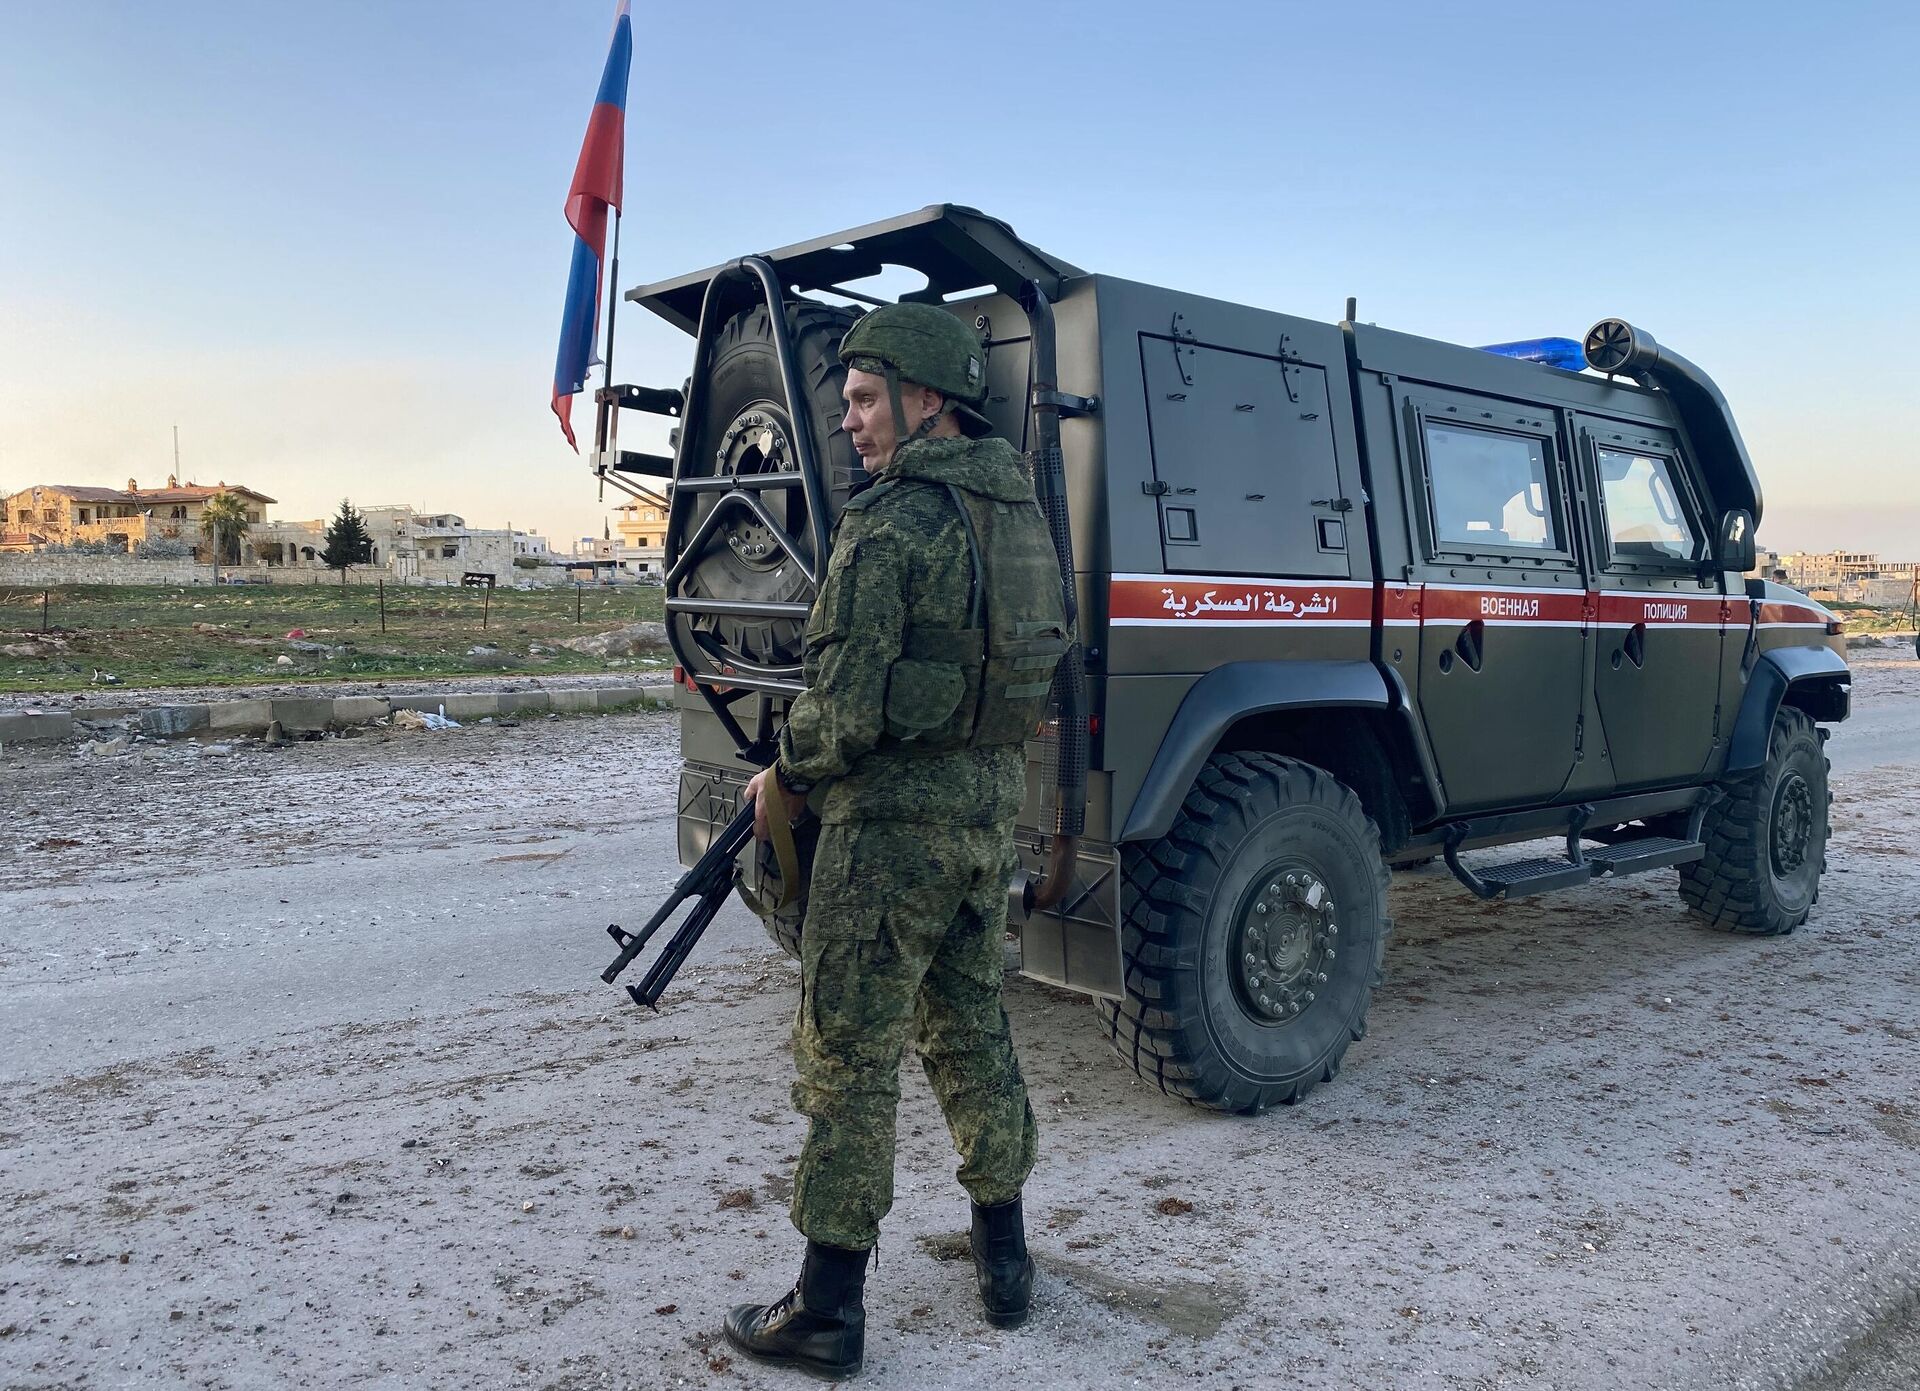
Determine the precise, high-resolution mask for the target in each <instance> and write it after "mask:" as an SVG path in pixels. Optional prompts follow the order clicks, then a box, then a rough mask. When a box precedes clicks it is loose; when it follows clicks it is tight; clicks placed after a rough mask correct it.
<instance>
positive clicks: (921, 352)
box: [840, 304, 993, 436]
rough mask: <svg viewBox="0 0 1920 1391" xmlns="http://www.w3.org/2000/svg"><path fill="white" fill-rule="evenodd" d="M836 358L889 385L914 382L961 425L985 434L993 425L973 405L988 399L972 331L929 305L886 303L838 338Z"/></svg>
mask: <svg viewBox="0 0 1920 1391" xmlns="http://www.w3.org/2000/svg"><path fill="white" fill-rule="evenodd" d="M840 360H841V361H842V362H844V363H846V364H847V366H849V367H852V368H854V369H856V370H858V371H861V372H874V373H878V374H880V375H883V376H886V377H887V378H888V379H889V381H890V382H891V383H898V382H903V381H904V382H916V383H918V384H919V385H921V386H925V387H931V388H932V389H933V390H935V391H937V392H939V393H940V394H941V395H942V396H944V397H946V398H947V400H948V401H949V402H950V403H951V404H952V405H953V407H954V414H955V416H956V417H957V421H958V424H959V426H960V429H961V430H962V431H963V432H964V433H966V434H968V435H974V436H978V435H984V434H986V433H988V432H989V431H990V430H991V429H992V428H993V427H992V425H991V424H990V423H989V422H988V420H987V418H986V417H985V416H983V415H981V414H980V413H979V411H978V409H976V408H977V407H978V406H980V405H981V404H982V403H983V402H984V401H985V400H986V399H987V368H986V350H985V349H984V348H982V347H981V345H980V340H979V338H978V337H977V336H975V334H974V332H973V330H971V329H969V328H968V327H967V326H966V325H965V324H963V323H961V322H960V320H958V319H956V318H955V317H954V316H953V315H951V314H949V313H947V311H946V310H944V309H941V308H938V307H937V306H935V305H931V304H887V305H882V306H881V307H880V308H878V309H876V310H874V311H873V312H872V313H871V314H868V315H867V316H866V317H865V318H863V319H861V320H860V321H859V322H858V323H856V324H855V325H854V326H853V327H852V328H850V329H848V330H847V336H846V337H845V338H843V339H841V340H840Z"/></svg>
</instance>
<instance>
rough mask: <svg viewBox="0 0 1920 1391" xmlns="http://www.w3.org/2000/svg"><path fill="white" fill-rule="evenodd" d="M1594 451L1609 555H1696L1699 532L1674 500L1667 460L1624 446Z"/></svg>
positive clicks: (1664, 557) (1675, 557)
mask: <svg viewBox="0 0 1920 1391" xmlns="http://www.w3.org/2000/svg"><path fill="white" fill-rule="evenodd" d="M1598 456H1599V460H1600V495H1601V500H1602V502H1603V504H1604V505H1605V507H1606V511H1607V534H1608V536H1609V537H1610V538H1611V539H1612V542H1613V553H1614V555H1615V556H1617V557H1619V558H1620V559H1622V560H1652V561H1661V560H1675V561H1680V562H1681V563H1683V564H1684V563H1686V562H1689V561H1691V560H1692V559H1693V558H1694V557H1695V556H1696V555H1698V554H1699V551H1700V540H1699V537H1698V536H1696V535H1695V534H1694V530H1693V526H1692V524H1691V523H1690V522H1688V520H1687V514H1686V511H1685V509H1684V508H1682V506H1681V505H1680V497H1679V494H1678V493H1677V492H1676V491H1675V490H1674V486H1673V472H1672V465H1671V464H1669V463H1668V461H1667V460H1665V459H1663V458H1661V457H1660V456H1659V455H1657V454H1639V453H1635V452H1633V451H1631V450H1626V449H1602V450H1600V451H1598Z"/></svg>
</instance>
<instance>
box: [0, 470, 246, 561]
mask: <svg viewBox="0 0 1920 1391" xmlns="http://www.w3.org/2000/svg"><path fill="white" fill-rule="evenodd" d="M222 493H232V494H233V495H234V496H235V497H238V498H239V499H240V500H241V501H242V502H244V503H245V504H246V508H247V522H248V530H247V534H246V535H245V536H243V537H241V538H240V563H241V564H243V565H249V564H252V563H254V561H255V560H256V559H257V552H256V546H255V533H256V531H258V530H260V529H262V528H264V527H266V526H269V525H271V524H270V523H268V522H267V508H268V507H270V506H272V505H273V504H274V499H272V498H270V497H268V496H267V495H266V494H265V493H262V492H256V491H255V490H254V489H252V488H248V487H243V486H241V485H239V484H233V485H231V486H229V485H228V484H226V483H225V482H221V483H218V484H214V485H211V486H209V485H207V484H202V483H194V482H187V483H182V482H180V480H179V479H178V478H173V477H169V478H168V479H167V485H166V487H164V488H142V487H141V486H140V484H139V482H138V481H137V480H135V479H132V478H129V479H128V480H127V486H126V487H124V488H93V487H85V486H81V485H78V484H71V483H43V484H41V485H39V486H38V487H34V488H24V489H22V490H21V491H19V492H17V493H14V494H12V495H11V496H9V497H7V498H6V499H5V500H4V502H0V511H3V512H4V514H5V515H4V517H0V551H35V550H39V549H40V548H41V547H43V546H53V545H73V544H74V543H76V542H82V541H91V542H101V541H104V542H106V543H107V544H108V545H109V546H112V547H115V548H116V549H119V550H122V551H128V550H132V549H133V548H134V547H135V546H138V545H139V544H140V543H141V542H142V541H146V540H150V539H154V538H159V537H165V538H168V539H170V540H178V541H184V542H187V543H188V544H189V545H191V546H192V547H193V548H194V556H195V557H196V558H197V559H199V560H202V561H207V560H211V559H212V558H213V552H212V547H211V546H210V545H209V544H208V542H207V539H206V537H204V536H203V535H202V534H201V531H200V518H201V515H202V514H203V513H204V512H205V511H206V508H207V503H208V502H209V501H210V500H211V499H213V498H216V497H218V496H220V494H222Z"/></svg>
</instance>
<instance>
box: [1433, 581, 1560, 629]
mask: <svg viewBox="0 0 1920 1391" xmlns="http://www.w3.org/2000/svg"><path fill="white" fill-rule="evenodd" d="M1586 608H1587V596H1586V593H1585V592H1584V591H1583V590H1578V589H1540V590H1515V589H1472V588H1465V587H1462V588H1459V589H1450V588H1443V587H1441V586H1439V585H1433V584H1430V585H1428V586H1426V589H1425V590H1424V597H1423V599H1422V601H1421V609H1422V614H1421V616H1422V618H1424V619H1425V621H1426V622H1428V623H1473V622H1476V621H1477V622H1481V623H1520V624H1526V623H1556V624H1564V623H1576V624H1577V623H1582V622H1584V621H1585V620H1586V616H1587V614H1586Z"/></svg>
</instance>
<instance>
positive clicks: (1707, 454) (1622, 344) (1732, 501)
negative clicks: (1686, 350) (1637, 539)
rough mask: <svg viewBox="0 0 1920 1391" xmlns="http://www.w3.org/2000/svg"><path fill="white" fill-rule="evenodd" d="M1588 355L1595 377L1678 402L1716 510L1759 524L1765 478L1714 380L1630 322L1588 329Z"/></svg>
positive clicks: (1609, 321) (1606, 322)
mask: <svg viewBox="0 0 1920 1391" xmlns="http://www.w3.org/2000/svg"><path fill="white" fill-rule="evenodd" d="M1582 350H1583V351H1584V352H1585V354H1586V359H1587V366H1589V367H1591V368H1592V369H1593V370H1594V371H1596V372H1604V373H1606V374H1607V375H1608V376H1610V377H1612V376H1624V377H1629V378H1631V379H1632V380H1634V381H1636V382H1638V383H1639V384H1640V385H1641V386H1644V387H1646V388H1648V389H1649V390H1653V391H1662V392H1665V393H1666V394H1667V395H1668V396H1669V397H1670V398H1672V400H1673V404H1674V407H1675V408H1676V409H1677V410H1678V412H1679V414H1680V420H1681V423H1682V424H1684V425H1685V426H1686V427H1687V434H1688V436H1689V437H1690V438H1691V439H1692V441H1693V447H1694V449H1695V451H1696V452H1697V453H1698V454H1699V458H1700V466H1701V470H1702V472H1703V473H1705V474H1706V476H1707V479H1708V481H1709V483H1710V484H1711V485H1712V487H1713V494H1714V495H1713V502H1714V505H1715V506H1716V507H1717V508H1719V509H1720V510H1722V511H1726V510H1728V509H1730V508H1745V509H1746V510H1747V511H1748V512H1751V513H1752V514H1753V520H1754V522H1755V524H1756V525H1757V524H1758V523H1759V521H1760V478H1759V476H1758V475H1757V474H1756V473H1754V471H1753V460H1752V459H1750V458H1748V457H1747V446H1746V443H1745V441H1743V440H1742V439H1741V438H1740V427H1739V426H1737V425H1735V424H1734V423H1733V411H1732V409H1731V408H1730V407H1729V406H1728V405H1727V398H1726V397H1725V396H1722V395H1721V394H1720V388H1719V387H1717V386H1715V385H1714V384H1713V378H1711V377H1709V376H1708V375H1707V374H1706V373H1705V372H1702V371H1701V370H1700V369H1699V368H1698V367H1696V366H1694V365H1693V364H1692V363H1691V362H1689V361H1687V360H1686V359H1685V358H1684V357H1682V356H1680V354H1678V353H1676V352H1674V351H1673V350H1672V349H1671V348H1663V347H1661V346H1660V345H1659V344H1658V343H1657V342H1655V341H1654V337H1653V335H1652V334H1651V333H1648V332H1647V331H1646V330H1645V329H1638V328H1635V327H1634V326H1633V325H1632V324H1630V323H1628V322H1627V321H1626V320H1625V319H1602V320H1601V321H1600V322H1599V323H1597V324H1595V325H1594V326H1593V327H1592V328H1590V329H1588V330H1587V336H1586V338H1585V340H1584V341H1583V343H1582Z"/></svg>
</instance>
